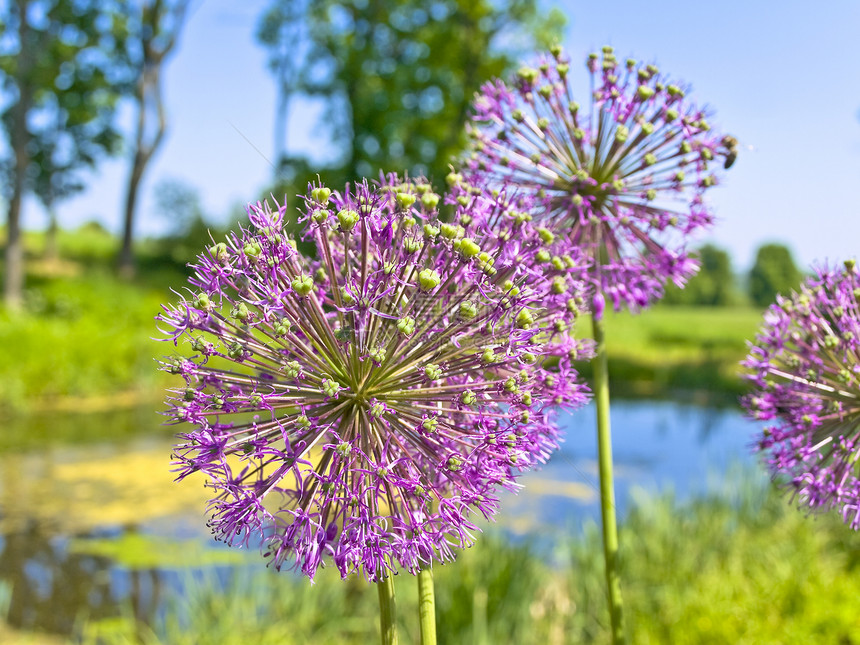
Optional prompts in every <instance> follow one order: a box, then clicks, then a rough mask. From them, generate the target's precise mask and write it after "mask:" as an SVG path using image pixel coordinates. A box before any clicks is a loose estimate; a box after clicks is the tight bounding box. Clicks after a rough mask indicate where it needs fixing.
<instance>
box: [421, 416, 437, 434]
mask: <svg viewBox="0 0 860 645" xmlns="http://www.w3.org/2000/svg"><path fill="white" fill-rule="evenodd" d="M438 425H439V422H438V421H437V420H436V419H434V418H432V417H429V418H427V419H422V420H421V428H422V429H423V430H424V432H429V433H431V434H432V433H434V432H436V427H437V426H438Z"/></svg>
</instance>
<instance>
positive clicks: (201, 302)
mask: <svg viewBox="0 0 860 645" xmlns="http://www.w3.org/2000/svg"><path fill="white" fill-rule="evenodd" d="M194 306H195V307H196V308H197V309H202V310H203V311H209V310H210V309H211V308H212V303H211V302H210V301H209V296H208V295H206V294H205V293H203V292H200V293H199V294H197V297H196V298H195V299H194Z"/></svg>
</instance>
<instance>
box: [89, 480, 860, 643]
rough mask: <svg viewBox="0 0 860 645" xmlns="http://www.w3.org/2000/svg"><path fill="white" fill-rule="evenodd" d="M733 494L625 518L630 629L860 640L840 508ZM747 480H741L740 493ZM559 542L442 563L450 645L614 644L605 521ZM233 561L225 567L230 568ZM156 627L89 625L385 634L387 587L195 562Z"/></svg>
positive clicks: (268, 636) (405, 581)
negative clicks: (602, 533)
mask: <svg viewBox="0 0 860 645" xmlns="http://www.w3.org/2000/svg"><path fill="white" fill-rule="evenodd" d="M739 479H740V480H741V481H740V482H735V485H734V486H733V488H734V489H735V490H734V492H733V493H722V494H716V495H714V496H712V497H710V498H707V499H703V500H699V501H696V502H693V503H691V504H689V505H685V506H683V507H678V506H677V505H676V504H675V503H674V502H673V500H672V499H671V498H663V499H661V500H656V501H654V500H650V501H649V500H645V501H643V502H641V503H640V504H639V505H638V506H637V508H636V509H635V510H633V511H632V513H631V514H630V516H629V517H628V518H627V519H626V521H625V522H624V525H623V527H622V531H621V546H622V552H621V555H622V566H623V570H622V580H623V585H624V601H625V611H626V612H627V625H628V631H629V636H630V640H629V642H632V643H637V644H652V643H653V644H655V645H656V644H665V643H673V644H676V645H686V644H689V645H706V644H709V643H713V644H715V645H716V644H720V645H723V644H725V643H733V644H740V645H743V644H749V645H752V644H757V645H765V644H778V643H779V644H782V643H809V644H812V645H815V644H819V643H820V644H822V645H824V644H828V645H830V644H834V643H842V644H846V645H847V644H850V643H855V644H856V643H860V638H858V629H857V627H858V623H857V616H856V606H855V605H856V602H855V599H856V598H857V596H858V593H860V577H858V575H857V574H858V565H860V545H858V543H857V541H856V539H855V538H856V535H855V534H854V533H853V532H851V531H850V530H848V529H847V528H846V527H845V526H843V525H842V524H841V523H840V522H839V520H838V518H836V517H835V516H833V515H830V516H826V517H821V518H817V519H812V518H807V517H804V515H803V514H802V513H801V512H798V511H797V510H796V509H794V508H792V507H791V506H790V505H789V504H788V503H787V500H786V498H785V497H784V496H782V495H780V494H778V493H776V492H774V491H768V490H764V489H763V488H762V485H761V484H751V483H750V481H749V480H748V479H745V478H744V476H740V477H739ZM738 490H740V491H742V492H737V491H738ZM573 533H574V534H576V533H579V534H580V537H578V538H574V539H573V540H572V542H571V543H570V544H569V545H568V546H566V547H564V548H561V549H560V550H559V551H558V552H556V553H554V554H549V555H547V554H537V553H535V552H534V551H533V550H532V549H530V548H529V546H528V545H514V544H511V543H510V542H509V541H507V540H505V539H504V538H502V537H501V536H498V535H496V536H493V535H485V536H481V537H480V538H479V540H478V544H477V546H475V547H473V548H472V549H469V550H467V551H466V552H464V553H463V554H462V557H460V558H459V559H458V561H457V562H455V563H453V564H448V565H445V566H442V567H436V569H435V577H436V593H437V614H438V615H437V625H438V631H439V642H440V643H449V644H455V643H464V644H465V643H469V644H470V645H487V644H489V643H517V644H522V645H528V644H532V643H534V644H536V645H537V644H540V645H544V644H548V645H555V644H558V645H561V644H565V643H606V642H609V633H608V626H607V622H608V616H607V615H606V611H607V610H606V604H605V601H604V592H603V573H602V560H601V559H600V557H599V555H598V554H600V553H601V549H600V541H599V536H598V530H597V527H596V526H594V525H590V526H587V527H585V530H584V531H581V530H577V529H574V531H573ZM222 574H223V572H222ZM187 581H188V582H187V584H186V588H185V590H184V592H183V593H182V594H181V595H179V594H177V595H175V596H173V597H172V598H170V600H169V602H168V607H167V610H166V612H165V613H164V614H162V615H161V616H159V617H158V618H156V619H155V620H154V621H151V622H149V623H148V625H142V624H140V623H137V622H136V621H135V620H134V619H133V618H132V617H131V613H130V612H129V614H128V615H127V616H125V617H119V618H116V619H111V620H108V621H104V622H101V623H90V624H88V625H87V626H86V628H85V634H86V636H85V638H84V642H85V643H89V644H91V645H95V644H96V643H101V644H103V645H113V644H117V645H118V644H119V643H145V644H147V645H162V644H163V645H168V644H169V645H185V644H188V645H191V644H192V643H193V644H200V645H219V644H225V645H228V644H232V643H239V642H247V643H258V644H259V645H267V644H270V643H271V644H273V645H274V644H277V645H287V644H289V643H309V642H313V643H318V644H320V645H324V644H326V643H356V644H357V643H372V642H376V641H377V639H378V635H377V633H378V632H377V620H378V618H377V616H378V607H377V604H376V593H375V590H374V589H372V588H371V587H369V585H368V584H367V583H365V582H364V581H362V580H354V579H350V580H347V581H342V580H340V579H339V578H338V576H337V572H336V571H328V570H327V571H324V572H323V573H321V574H320V575H319V576H318V580H317V582H316V583H315V584H314V585H313V586H311V585H310V584H309V583H308V581H307V580H305V579H296V578H295V577H293V576H290V575H288V574H286V573H281V574H276V573H274V572H272V571H270V570H267V569H264V568H263V565H262V562H257V566H256V567H254V566H253V565H252V566H250V567H245V568H242V569H237V570H234V572H233V573H232V574H230V575H227V576H224V575H218V574H216V573H215V572H210V573H206V572H204V573H200V572H198V573H197V574H194V575H192V574H190V573H189V574H188V576H187ZM395 582H396V588H397V603H398V612H399V622H400V629H401V638H402V642H406V643H414V642H417V636H418V635H417V597H416V596H417V594H416V584H415V581H414V579H413V578H412V577H411V576H409V575H407V574H401V575H398V576H397V578H396V581H395Z"/></svg>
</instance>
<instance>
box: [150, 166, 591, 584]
mask: <svg viewBox="0 0 860 645" xmlns="http://www.w3.org/2000/svg"><path fill="white" fill-rule="evenodd" d="M476 199H477V198H476ZM439 201H440V196H439V195H437V194H435V193H433V192H432V190H431V188H430V186H429V185H428V184H427V183H426V182H421V181H419V182H408V181H401V180H400V179H398V178H396V177H387V178H384V180H383V182H381V184H380V185H379V186H372V185H369V184H367V183H362V184H358V185H356V186H355V187H354V188H352V189H350V188H349V187H347V189H346V190H345V191H344V192H343V193H332V192H331V191H330V190H329V189H328V188H326V187H323V186H314V187H312V189H311V190H310V191H309V195H308V197H307V198H306V200H305V204H304V209H303V211H304V215H303V220H304V222H305V227H306V228H305V234H304V236H305V238H306V239H307V240H309V241H312V242H314V243H315V244H316V253H317V255H316V257H317V259H315V260H309V259H307V258H305V257H304V256H302V255H301V254H299V253H298V252H297V251H296V248H295V244H294V242H293V240H291V239H290V238H289V237H288V236H287V235H286V234H285V233H284V230H283V224H284V216H285V213H286V209H285V207H280V208H278V209H277V210H274V211H273V210H271V209H270V208H269V207H268V206H267V205H265V204H259V203H258V204H257V205H256V206H252V207H250V209H249V213H248V214H249V218H250V226H249V227H248V228H247V229H244V230H242V231H241V233H240V234H238V235H233V236H231V237H230V239H229V240H228V241H226V242H220V243H217V244H214V246H212V247H211V248H210V249H209V250H208V251H207V252H205V253H203V254H202V255H200V256H199V257H198V260H197V263H196V265H194V271H195V274H194V277H193V278H192V279H191V284H192V286H193V290H192V291H191V292H190V293H189V295H187V296H185V297H184V298H183V299H182V301H181V302H179V304H177V305H174V306H170V307H165V312H164V313H163V314H162V315H161V316H160V321H161V324H162V326H163V328H164V329H163V331H164V332H165V333H166V335H167V338H168V339H169V340H172V341H173V342H174V343H176V344H177V345H180V344H181V346H182V348H184V349H190V350H191V352H193V353H192V355H191V356H190V357H187V358H177V359H175V360H172V361H167V362H165V364H164V368H165V369H167V370H169V371H171V372H173V373H176V374H179V375H181V377H182V378H183V379H184V380H185V385H184V387H183V388H181V389H178V390H175V391H174V395H172V396H171V397H170V399H169V404H170V406H171V409H170V412H169V414H170V416H171V417H172V418H173V419H174V420H175V421H177V422H187V423H188V424H190V425H191V426H192V429H190V430H189V431H187V432H185V433H184V434H182V435H180V437H181V438H182V443H181V445H179V446H178V447H177V448H176V450H175V463H176V468H177V470H178V473H179V479H182V478H184V477H186V476H188V475H191V474H192V473H195V472H201V473H203V474H204V475H205V476H206V478H207V479H208V485H209V486H211V487H212V488H213V489H214V491H215V496H214V499H213V500H212V501H211V504H210V509H209V510H210V516H211V519H210V526H211V528H212V530H213V532H214V533H215V535H216V536H217V537H218V538H219V539H222V540H224V541H226V542H228V543H231V544H241V545H247V544H249V543H256V542H260V541H261V540H262V542H263V543H264V545H265V547H264V548H265V549H266V551H267V553H266V554H267V556H269V557H270V558H271V560H272V561H273V562H274V564H275V566H277V567H279V568H280V567H281V566H283V565H286V566H290V567H296V568H299V569H300V570H301V571H302V572H304V573H305V574H306V575H307V576H308V577H310V578H311V579H313V576H314V574H315V572H316V570H317V568H318V567H319V566H320V565H321V564H323V563H324V562H333V563H334V565H335V566H336V567H337V568H338V569H339V571H340V572H341V574H342V575H343V576H347V575H349V574H350V573H353V572H357V573H361V574H363V575H365V576H366V577H368V578H369V579H378V578H379V577H380V576H385V575H387V572H388V571H392V570H395V569H396V568H397V565H399V566H400V567H402V568H404V569H407V570H409V571H412V572H415V571H416V570H417V569H418V568H419V567H422V566H426V565H427V564H429V563H431V562H432V561H434V560H437V561H444V560H447V559H450V558H452V557H453V555H454V551H453V549H455V548H459V547H464V546H466V545H469V544H471V543H472V542H473V539H474V538H473V531H475V529H476V526H475V524H474V523H473V518H474V516H475V514H476V513H477V514H480V515H483V516H485V517H490V516H492V515H493V514H494V513H495V512H496V510H497V508H498V493H499V491H500V489H501V488H507V489H513V488H515V487H516V484H515V478H516V476H517V475H518V474H519V473H520V472H521V471H523V470H524V469H527V468H529V467H531V466H534V465H535V464H538V463H540V462H543V461H544V460H546V458H547V457H548V456H549V454H550V452H551V451H552V450H553V449H554V448H555V447H556V440H557V430H556V428H555V426H554V425H553V424H552V422H551V419H550V407H551V406H567V407H571V406H577V405H580V404H581V403H583V402H584V399H585V397H586V390H585V387H584V386H582V385H579V384H577V382H576V374H575V372H574V370H573V368H572V367H571V361H572V359H573V358H577V357H579V355H580V354H582V353H584V352H587V349H586V348H583V346H582V345H581V343H577V342H576V341H574V340H572V339H571V337H570V335H569V332H570V330H571V326H572V324H573V320H574V318H575V316H576V315H577V313H578V309H579V306H580V304H581V303H582V298H581V289H582V285H583V283H582V282H581V277H582V276H581V273H582V267H581V265H580V264H577V261H576V259H575V258H574V257H573V256H570V255H568V254H567V253H565V244H566V243H565V242H563V241H561V240H555V239H550V237H548V236H546V234H544V235H543V237H541V233H540V232H539V231H537V229H531V228H530V226H529V225H528V223H527V222H524V221H520V220H517V218H516V217H513V216H510V215H509V214H508V211H509V210H510V208H511V207H510V205H509V204H507V203H505V202H504V200H503V199H496V200H493V199H487V198H481V203H480V204H478V203H477V201H476V203H475V204H474V208H473V209H472V210H473V213H474V214H473V215H466V214H464V213H465V209H464V208H463V207H462V206H460V207H459V208H460V212H459V216H458V217H459V219H458V220H455V221H453V222H451V223H446V222H443V221H440V220H439V219H438V217H437V205H438V203H439ZM494 218H495V219H499V220H501V221H502V222H503V225H501V226H499V227H498V228H496V229H493V230H492V231H490V229H487V228H486V227H485V226H484V224H485V223H486V222H487V221H490V220H493V219H494ZM462 222H465V223H462ZM547 250H548V251H549V252H550V253H551V254H552V256H553V257H559V258H560V257H562V256H566V257H567V260H561V261H560V262H559V263H558V264H557V265H547V267H545V270H541V271H538V270H535V269H533V268H529V267H531V263H530V262H529V261H526V260H527V259H528V257H530V256H533V255H535V254H537V253H539V252H541V251H547ZM549 358H553V359H554V360H553V368H552V369H549V368H548V367H547V366H545V362H546V361H547V359H549ZM555 359H557V360H555Z"/></svg>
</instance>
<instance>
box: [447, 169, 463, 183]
mask: <svg viewBox="0 0 860 645" xmlns="http://www.w3.org/2000/svg"><path fill="white" fill-rule="evenodd" d="M445 181H446V182H447V183H448V185H449V186H457V185H459V183H460V182H461V181H463V175H461V174H460V173H458V172H449V173H448V175H447V176H446V177H445Z"/></svg>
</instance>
